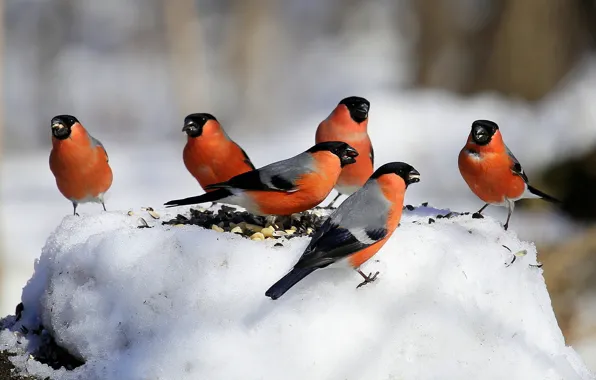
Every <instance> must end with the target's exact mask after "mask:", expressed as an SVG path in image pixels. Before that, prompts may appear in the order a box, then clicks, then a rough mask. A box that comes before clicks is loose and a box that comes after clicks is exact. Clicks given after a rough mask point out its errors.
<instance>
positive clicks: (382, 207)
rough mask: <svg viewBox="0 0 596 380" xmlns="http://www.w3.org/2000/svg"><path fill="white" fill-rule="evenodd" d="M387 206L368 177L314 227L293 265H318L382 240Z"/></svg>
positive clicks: (344, 256) (379, 191)
mask: <svg viewBox="0 0 596 380" xmlns="http://www.w3.org/2000/svg"><path fill="white" fill-rule="evenodd" d="M389 209H390V204H389V201H387V199H385V197H384V196H383V194H382V192H381V190H380V189H379V187H378V184H377V183H376V181H368V182H367V183H366V184H365V185H364V187H362V188H361V189H360V190H358V191H357V192H356V193H354V194H352V195H351V196H350V197H348V199H346V200H345V201H344V202H343V203H342V204H341V205H340V206H339V208H338V209H337V210H336V211H335V212H334V213H333V214H332V215H331V216H330V217H329V218H328V219H327V220H326V221H325V223H323V225H322V226H321V227H320V228H319V229H318V230H317V231H316V233H315V235H314V236H313V238H312V240H311V241H310V243H309V245H308V247H307V248H306V250H305V252H304V254H303V255H302V257H301V258H300V260H298V263H296V266H295V267H296V268H322V267H325V266H327V265H329V264H332V263H334V262H336V261H338V260H340V259H343V258H346V257H348V256H350V255H352V254H354V253H356V252H358V251H360V250H362V249H364V248H366V247H369V246H371V245H373V244H375V243H377V242H378V241H380V240H382V239H383V238H385V237H386V236H387V233H388V231H387V228H386V226H387V218H388V213H389Z"/></svg>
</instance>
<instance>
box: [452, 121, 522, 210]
mask: <svg viewBox="0 0 596 380" xmlns="http://www.w3.org/2000/svg"><path fill="white" fill-rule="evenodd" d="M513 164H514V163H513V161H512V159H511V157H510V156H509V154H507V148H506V146H505V143H504V142H503V138H502V136H501V132H500V131H496V132H495V134H494V135H493V137H492V139H491V141H490V143H488V144H487V145H478V144H475V143H474V142H473V141H472V136H471V135H470V136H469V137H468V141H467V143H466V145H465V146H464V147H463V149H462V150H461V152H460V153H459V157H458V166H459V171H460V172H461V175H462V177H463V178H464V180H465V181H466V183H467V184H468V186H469V187H470V189H471V190H472V192H473V193H474V194H476V196H478V198H480V199H481V200H483V201H484V202H486V203H493V204H494V203H502V202H504V200H505V198H508V199H517V198H519V197H520V196H521V195H522V194H523V193H524V191H525V189H526V183H525V181H524V180H523V178H521V177H520V176H518V175H516V174H514V173H513V172H512V171H511V168H512V167H513Z"/></svg>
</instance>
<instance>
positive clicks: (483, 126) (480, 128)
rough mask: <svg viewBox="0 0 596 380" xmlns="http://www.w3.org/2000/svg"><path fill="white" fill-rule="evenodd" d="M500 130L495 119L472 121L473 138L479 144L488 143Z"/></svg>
mask: <svg viewBox="0 0 596 380" xmlns="http://www.w3.org/2000/svg"><path fill="white" fill-rule="evenodd" d="M498 130H499V126H498V125H497V123H495V122H493V121H490V120H476V121H475V122H473V123H472V140H473V141H474V143H476V144H478V145H487V144H488V143H490V141H491V139H492V137H493V135H494V134H495V133H496V132H497V131H498Z"/></svg>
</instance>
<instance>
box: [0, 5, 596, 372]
mask: <svg viewBox="0 0 596 380" xmlns="http://www.w3.org/2000/svg"><path fill="white" fill-rule="evenodd" d="M0 13H1V14H2V17H1V18H0V22H1V25H0V34H1V35H2V37H3V40H4V45H2V48H1V50H0V54H1V57H2V59H1V60H0V64H1V65H2V66H3V67H2V69H3V70H2V71H1V72H2V76H1V81H2V85H3V89H4V92H3V95H4V97H3V101H2V102H1V103H0V104H1V107H2V109H1V110H0V111H2V116H3V117H2V118H1V121H2V123H1V124H0V141H1V144H0V168H1V177H0V181H1V182H0V315H6V314H9V313H14V307H15V305H16V304H17V303H18V302H20V294H21V288H22V287H23V286H24V284H25V283H26V281H27V280H28V279H29V277H30V276H31V274H32V272H33V270H34V260H35V259H36V258H37V257H38V256H39V254H40V252H41V249H42V247H43V245H44V243H45V241H46V239H47V237H48V236H49V235H50V234H51V233H52V231H53V230H54V229H55V228H56V227H57V226H58V224H59V223H60V222H61V220H62V218H63V217H64V216H66V215H69V214H70V213H71V210H72V208H71V205H70V202H68V201H67V200H65V199H64V198H63V197H62V196H61V195H60V193H59V192H58V190H57V188H56V186H55V182H54V178H53V177H52V174H51V172H50V170H49V167H48V156H49V152H50V149H51V140H50V119H51V118H52V116H54V115H57V114H64V113H69V114H73V115H75V116H76V117H78V119H79V120H80V121H81V122H82V123H83V125H85V126H86V127H87V128H88V129H89V130H90V131H91V133H92V134H93V135H94V136H95V137H97V138H99V139H100V140H102V142H103V143H104V145H105V146H106V148H107V150H108V152H109V154H110V163H111V165H112V168H113V170H114V184H113V186H112V189H111V191H110V193H109V194H108V198H107V207H108V210H127V209H130V208H133V207H134V208H138V207H141V206H153V207H160V205H161V204H163V202H164V201H167V200H170V199H174V198H178V197H183V196H184V197H185V196H188V195H192V194H195V193H197V192H198V191H200V189H199V187H198V185H197V184H196V182H195V181H194V179H193V178H192V177H191V176H190V174H188V172H186V169H185V168H184V165H183V164H182V159H181V155H182V147H183V146H184V143H185V135H184V134H183V133H182V132H181V128H182V120H183V118H184V116H186V115H187V114H188V113H192V112H210V113H212V114H214V115H215V116H216V117H217V118H218V119H219V120H220V122H221V123H222V125H223V126H224V128H226V130H227V131H228V133H229V134H230V135H231V136H232V138H233V139H235V140H236V141H237V142H238V143H240V145H242V146H243V147H244V148H245V149H246V151H247V152H248V154H249V156H250V157H251V159H252V160H253V162H254V163H255V165H257V167H258V166H262V165H265V164H267V163H269V162H272V161H275V160H279V159H282V158H286V157H288V156H290V155H294V154H297V153H299V152H301V151H303V150H305V149H307V148H308V147H310V146H311V145H313V144H314V132H315V129H316V126H317V125H318V123H319V122H320V121H321V120H323V119H324V118H325V117H326V116H327V115H328V114H329V113H330V112H331V110H332V109H333V108H334V107H335V105H336V104H337V103H338V102H339V100H341V99H342V98H344V97H346V96H351V95H357V96H363V97H366V98H368V99H369V100H370V102H371V111H370V122H369V132H370V134H371V138H372V140H373V144H374V145H375V151H376V152H375V153H376V156H377V162H376V166H377V167H378V166H379V165H381V164H382V163H384V162H387V161H389V160H400V161H406V162H408V163H411V164H412V165H414V166H415V167H416V168H417V169H419V171H420V172H421V173H422V182H421V183H420V184H418V185H417V188H416V189H415V191H412V192H410V193H409V194H408V198H407V201H408V203H412V204H418V203H420V202H424V201H429V202H430V204H431V205H433V206H436V207H444V208H451V209H453V210H456V211H476V210H477V209H478V208H480V206H482V203H481V202H480V201H479V200H478V199H477V198H475V196H474V195H473V194H472V193H471V192H470V190H469V189H468V188H467V186H466V184H465V183H464V181H463V179H462V178H461V176H460V175H459V172H458V169H457V155H458V153H459V150H460V149H461V147H462V146H463V145H464V143H465V141H466V138H467V134H468V133H469V130H470V126H471V123H472V121H474V120H476V119H480V118H485V119H491V120H494V121H496V122H497V123H498V124H499V125H500V127H501V131H502V133H503V135H504V138H505V141H506V142H507V144H508V146H509V147H510V148H511V150H512V151H513V152H514V153H515V155H516V156H517V158H518V159H519V160H520V161H521V162H522V164H523V165H524V167H525V169H526V172H527V174H528V176H529V177H530V180H531V181H532V182H533V183H534V184H535V186H536V187H538V188H541V189H543V190H544V191H546V192H549V193H552V194H553V195H556V196H558V197H560V198H561V199H563V200H564V205H563V206H562V207H560V208H554V207H553V206H551V205H549V204H547V203H546V202H541V201H536V200H530V201H522V202H519V203H518V205H517V208H516V213H515V214H514V216H513V219H512V222H511V230H513V231H515V232H516V233H517V234H518V235H519V236H520V238H522V239H527V240H532V241H534V242H535V243H536V245H537V247H538V250H539V260H540V261H541V262H543V263H544V267H543V269H544V276H545V279H546V283H547V287H548V290H549V292H550V294H551V297H552V301H553V306H554V309H555V313H556V316H557V320H558V322H559V325H560V326H561V328H562V330H563V333H564V334H565V337H566V340H567V344H570V345H572V346H573V347H574V348H576V349H577V350H578V351H579V352H580V354H581V355H582V356H583V357H584V360H585V361H586V362H587V363H588V365H589V366H591V368H592V369H594V370H596V224H594V220H595V218H596V197H595V195H596V55H595V53H596V52H595V47H596V38H595V37H596V1H595V0H548V1H544V0H523V1H519V0H368V1H364V0H301V1H291V0H250V1H246V0H176V1H165V0H129V1H119V0H103V1H95V0H76V1H75V0H44V1H40V0H0ZM331 196H334V194H332V195H331ZM100 210H101V206H99V205H95V204H90V205H82V206H81V207H80V211H79V212H80V213H82V214H85V213H87V214H92V213H97V212H100ZM487 214H488V215H491V216H494V217H495V218H499V220H504V219H505V217H506V210H505V209H503V208H497V207H492V208H489V209H488V210H487Z"/></svg>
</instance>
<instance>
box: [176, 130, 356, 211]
mask: <svg viewBox="0 0 596 380" xmlns="http://www.w3.org/2000/svg"><path fill="white" fill-rule="evenodd" d="M356 156H358V152H356V150H355V149H354V148H352V147H351V146H349V145H348V144H346V143H344V142H340V141H332V142H326V143H321V144H317V145H315V146H313V147H312V148H310V149H309V150H307V151H306V152H304V153H301V154H299V155H297V156H295V157H292V158H289V159H287V160H283V161H279V162H275V163H272V164H269V165H267V166H264V167H262V168H260V169H255V170H252V171H250V172H246V173H243V174H240V175H237V176H235V177H232V178H231V179H230V180H229V181H227V182H222V183H218V184H214V185H210V186H207V189H209V190H214V191H211V192H209V193H205V194H202V195H199V196H196V197H190V198H186V199H177V200H173V201H169V202H167V203H166V204H165V205H166V206H169V207H172V206H182V205H189V204H195V203H203V202H215V201H221V202H222V203H228V204H234V205H238V206H241V207H244V208H245V209H246V210H247V211H248V212H251V213H253V214H257V215H291V214H293V213H299V212H302V211H306V210H309V209H311V208H313V207H315V206H316V205H318V204H319V203H321V202H322V201H323V200H325V198H326V197H327V195H329V193H330V192H331V190H332V189H333V186H334V185H335V183H336V182H337V177H338V176H339V173H340V172H341V169H342V168H343V167H344V166H346V165H350V164H353V163H354V161H355V157H356Z"/></svg>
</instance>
